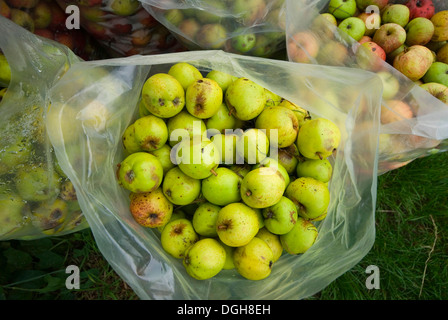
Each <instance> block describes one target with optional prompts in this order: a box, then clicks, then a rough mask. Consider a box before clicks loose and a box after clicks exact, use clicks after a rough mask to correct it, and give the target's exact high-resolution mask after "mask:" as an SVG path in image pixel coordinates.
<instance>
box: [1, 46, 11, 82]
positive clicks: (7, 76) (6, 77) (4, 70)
mask: <svg viewBox="0 0 448 320" xmlns="http://www.w3.org/2000/svg"><path fill="white" fill-rule="evenodd" d="M10 81H11V67H10V66H9V63H8V60H6V57H5V55H4V54H2V53H0V87H8V86H9V82H10Z"/></svg>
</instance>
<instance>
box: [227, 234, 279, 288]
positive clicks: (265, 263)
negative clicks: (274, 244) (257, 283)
mask: <svg viewBox="0 0 448 320" xmlns="http://www.w3.org/2000/svg"><path fill="white" fill-rule="evenodd" d="M273 259H274V254H273V253H272V250H271V248H270V247H269V246H268V244H267V243H266V242H265V241H263V240H262V239H260V238H257V237H254V238H252V240H251V241H250V242H249V243H247V244H245V245H243V246H240V247H238V248H236V249H235V252H234V254H233V261H234V264H235V269H236V270H237V271H238V273H239V274H240V275H242V276H243V277H244V278H246V279H249V280H262V279H265V278H266V277H268V276H269V275H270V274H271V271H272V265H273V264H274V262H273Z"/></svg>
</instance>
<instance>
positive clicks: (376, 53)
mask: <svg viewBox="0 0 448 320" xmlns="http://www.w3.org/2000/svg"><path fill="white" fill-rule="evenodd" d="M361 47H363V48H365V49H367V50H368V52H366V51H365V50H363V49H362V48H360V49H359V50H358V53H357V62H358V64H359V66H360V67H361V68H363V69H365V70H370V71H378V70H380V69H381V68H382V67H383V64H384V62H383V61H385V60H386V52H385V51H384V49H383V48H381V47H380V46H379V45H378V44H377V43H375V42H373V41H369V42H364V43H363V44H361Z"/></svg>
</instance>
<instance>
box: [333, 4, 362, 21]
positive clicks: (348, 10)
mask: <svg viewBox="0 0 448 320" xmlns="http://www.w3.org/2000/svg"><path fill="white" fill-rule="evenodd" d="M328 12H329V13H331V14H332V15H333V16H334V17H335V18H336V19H340V20H343V19H346V18H348V17H353V16H354V14H355V12H356V1H355V0H331V1H330V3H329V4H328Z"/></svg>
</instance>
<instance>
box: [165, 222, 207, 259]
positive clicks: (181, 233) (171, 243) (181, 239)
mask: <svg viewBox="0 0 448 320" xmlns="http://www.w3.org/2000/svg"><path fill="white" fill-rule="evenodd" d="M197 241H199V235H198V234H197V233H196V231H195V230H194V228H193V224H192V223H191V221H190V220H188V219H177V220H174V221H171V222H168V223H167V224H166V225H165V228H163V230H162V234H161V235H160V242H161V245H162V248H163V249H164V250H165V251H166V252H167V253H169V254H170V255H171V256H173V257H174V258H178V259H182V258H183V257H184V256H185V251H186V250H187V249H188V247H190V246H191V245H193V244H194V243H196V242H197Z"/></svg>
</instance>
